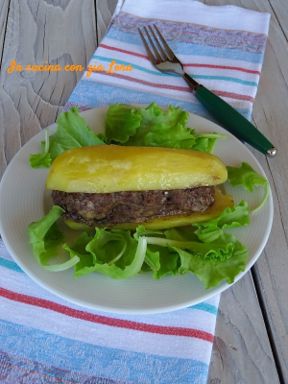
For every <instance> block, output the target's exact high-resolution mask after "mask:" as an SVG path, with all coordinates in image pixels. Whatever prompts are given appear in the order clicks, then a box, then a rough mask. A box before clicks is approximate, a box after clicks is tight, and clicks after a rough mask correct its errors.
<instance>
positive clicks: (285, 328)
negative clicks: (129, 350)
mask: <svg viewBox="0 0 288 384" xmlns="http://www.w3.org/2000/svg"><path fill="white" fill-rule="evenodd" d="M206 3H209V4H226V1H224V0H223V1H222V0H214V1H212V0H211V1H206ZM230 3H232V4H235V5H240V6H243V7H247V8H252V9H255V10H258V11H262V12H269V13H271V16H272V17H271V24H270V31H269V39H268V43H267V49H266V54H265V60H264V66H263V71H262V76H261V80H260V86H259V91H258V94H257V98H256V102H255V106H254V113H253V118H254V121H255V123H256V125H257V127H258V128H259V129H260V130H261V131H262V132H264V133H265V134H266V135H267V136H268V137H270V138H271V140H272V142H273V143H274V145H275V146H276V147H277V148H278V151H279V152H278V155H277V157H276V158H275V159H269V160H267V159H266V158H264V157H263V156H262V155H260V154H258V153H257V152H256V151H254V150H252V152H253V153H254V155H255V156H256V157H257V159H258V160H259V162H260V163H261V164H262V166H263V167H264V170H265V172H266V174H267V176H268V178H269V180H270V182H271V186H272V193H273V196H274V203H275V214H274V223H273V228H272V233H271V236H270V239H269V241H268V244H267V246H266V248H265V251H264V252H263V254H262V256H261V257H260V259H259V261H258V262H257V263H256V265H255V267H254V270H253V271H254V276H255V278H256V281H255V283H256V286H257V287H259V289H258V295H260V297H259V299H261V302H262V303H263V308H262V310H263V313H264V315H265V317H266V320H267V322H268V333H269V338H270V340H271V343H272V348H273V354H274V358H275V359H276V362H277V364H278V373H279V375H280V380H281V382H288V366H287V365H288V308H287V294H288V281H287V274H288V251H287V249H288V235H287V231H288V223H287V220H285V217H287V214H288V206H287V198H286V197H287V192H288V172H287V165H286V163H287V132H286V126H287V123H286V121H287V106H286V103H285V102H283V100H287V98H288V86H287V84H288V68H287V64H286V63H287V62H288V49H287V48H288V47H287V40H286V37H285V35H284V32H283V30H284V27H283V26H281V25H280V24H279V20H282V23H284V24H285V20H286V24H285V25H287V23H288V19H286V16H285V15H286V14H285V12H283V13H282V14H281V17H280V15H279V14H275V11H276V10H277V7H275V6H274V8H273V9H274V10H273V9H272V8H271V6H270V3H269V1H268V0H267V1H261V2H260V1H259V0H234V1H231V2H230ZM277 3H278V12H280V13H281V10H282V9H283V7H287V3H286V2H285V1H282V2H281V1H280V0H279V1H278V2H277ZM280 3H281V7H280V6H279V4H280ZM272 4H273V5H275V4H274V2H272ZM243 299H245V296H243ZM224 300H225V297H224ZM224 300H223V301H221V308H222V311H227V310H228V309H227V308H228V307H227V303H226V301H224ZM232 312H233V310H232ZM229 313H230V314H231V311H230V310H229ZM219 327H220V328H217V332H218V331H219V334H218V336H219V337H223V339H224V344H225V343H229V340H228V339H227V333H226V334H225V331H223V330H222V329H221V322H220V326H219ZM242 329H243V330H244V329H245V324H243V325H242ZM247 337H248V338H249V337H251V335H249V334H247ZM255 347H257V346H255ZM255 352H256V351H255ZM234 355H235V354H234ZM235 357H236V355H235ZM242 358H246V356H245V355H244V354H243V355H242ZM247 358H248V357H247ZM249 358H250V357H249ZM216 360H217V357H216ZM215 363H216V362H215ZM219 364H221V362H219V361H218V363H216V365H217V366H218V367H219ZM214 367H215V364H214ZM227 369H228V367H227ZM216 371H217V369H216ZM216 371H215V370H214V371H213V370H211V371H210V381H211V380H212V382H213V377H215V375H216V377H217V374H216ZM265 372H267V370H266V369H265ZM226 373H227V372H226ZM224 377H225V376H224ZM232 382H233V381H232ZM248 382H253V383H254V381H252V380H251V381H248ZM271 382H274V381H271Z"/></svg>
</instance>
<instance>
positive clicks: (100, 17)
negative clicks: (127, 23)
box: [96, 0, 117, 42]
mask: <svg viewBox="0 0 288 384" xmlns="http://www.w3.org/2000/svg"><path fill="white" fill-rule="evenodd" d="M116 4H117V0H105V1H103V0H96V10H97V35H98V42H100V41H101V40H102V38H103V36H104V33H105V32H106V29H107V27H108V25H109V23H110V21H111V17H112V15H113V12H114V10H115V7H116Z"/></svg>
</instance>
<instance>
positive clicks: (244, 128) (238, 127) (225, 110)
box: [184, 74, 277, 156]
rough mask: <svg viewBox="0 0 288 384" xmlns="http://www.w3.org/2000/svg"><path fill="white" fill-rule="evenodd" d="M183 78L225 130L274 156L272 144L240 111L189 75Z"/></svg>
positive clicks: (274, 151)
mask: <svg viewBox="0 0 288 384" xmlns="http://www.w3.org/2000/svg"><path fill="white" fill-rule="evenodd" d="M184 79H185V80H186V81H187V83H188V84H189V85H190V86H191V88H192V89H193V90H194V94H195V96H196V98H197V99H198V100H199V101H200V103H201V104H202V105H204V107H205V108H206V109H207V110H208V111H209V112H210V114H211V115H212V116H213V117H214V118H215V119H216V120H217V121H218V122H219V123H220V124H221V125H222V126H223V127H224V128H226V129H227V131H229V132H231V133H232V134H234V135H235V136H236V137H238V138H239V139H240V140H242V141H245V142H246V143H248V144H250V145H251V146H253V147H254V148H256V149H258V150H259V151H260V152H262V153H264V154H265V155H269V156H275V155H276V153H277V150H276V149H275V148H274V146H273V144H272V143H271V142H270V141H269V140H268V139H267V138H266V137H265V136H264V135H263V134H262V133H261V132H260V131H258V129H257V128H256V127H255V126H254V125H253V124H252V123H250V121H248V120H247V119H246V118H245V117H244V116H243V115H241V113H239V112H238V111H236V109H234V108H233V107H231V105H229V104H228V103H226V102H225V101H224V100H223V99H221V98H220V97H219V96H217V95H215V93H213V92H211V91H209V89H207V88H205V87H204V86H203V85H201V84H198V83H197V82H196V81H195V80H194V79H192V78H191V77H190V76H189V75H187V74H185V76H184Z"/></svg>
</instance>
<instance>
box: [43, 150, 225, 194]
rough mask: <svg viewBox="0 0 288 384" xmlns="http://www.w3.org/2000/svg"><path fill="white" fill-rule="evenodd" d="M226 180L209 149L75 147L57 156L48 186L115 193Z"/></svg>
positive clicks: (197, 184)
mask: <svg viewBox="0 0 288 384" xmlns="http://www.w3.org/2000/svg"><path fill="white" fill-rule="evenodd" d="M226 179H227V170H226V167H225V165H224V164H223V163H222V161H221V160H220V159H219V158H218V157H216V156H214V155H211V154H208V153H204V152H198V151H193V150H189V149H174V148H160V147H125V146H117V145H98V146H94V147H82V148H75V149H72V150H69V151H66V152H64V153H63V154H61V155H60V156H58V157H57V158H56V159H55V160H54V162H53V164H52V166H51V168H50V172H49V175H48V178H47V183H46V186H47V188H48V189H53V190H58V191H64V192H86V193H110V192H119V191H143V190H170V189H184V188H191V187H198V186H210V185H217V184H221V183H224V182H225V181H226Z"/></svg>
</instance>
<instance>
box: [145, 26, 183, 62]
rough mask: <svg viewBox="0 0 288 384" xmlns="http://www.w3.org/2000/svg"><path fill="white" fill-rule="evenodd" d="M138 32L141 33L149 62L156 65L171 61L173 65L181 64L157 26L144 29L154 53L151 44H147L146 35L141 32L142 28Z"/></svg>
mask: <svg viewBox="0 0 288 384" xmlns="http://www.w3.org/2000/svg"><path fill="white" fill-rule="evenodd" d="M138 31H139V33H140V36H141V38H142V41H143V44H144V46H145V49H146V51H147V55H148V57H149V60H150V61H151V62H152V63H153V64H154V65H156V64H158V63H162V62H164V61H170V62H172V63H180V62H179V60H178V59H177V57H176V56H175V55H174V52H173V51H172V49H171V48H170V47H169V45H168V44H167V42H166V40H165V39H164V37H163V35H162V33H161V32H160V30H159V28H158V27H157V25H155V24H153V25H148V26H147V27H143V31H144V32H145V34H146V36H147V39H148V41H149V43H150V46H151V47H152V50H153V52H152V50H151V49H150V47H149V44H148V43H147V40H146V38H145V36H144V33H143V32H142V31H141V29H140V28H138ZM160 41H161V43H160Z"/></svg>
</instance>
